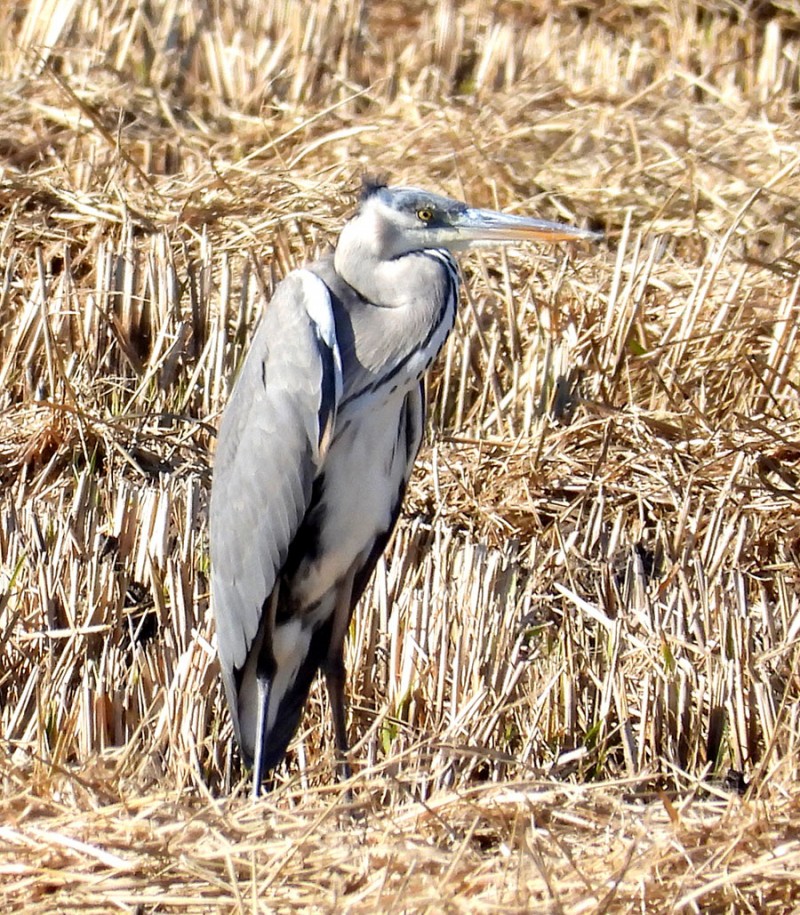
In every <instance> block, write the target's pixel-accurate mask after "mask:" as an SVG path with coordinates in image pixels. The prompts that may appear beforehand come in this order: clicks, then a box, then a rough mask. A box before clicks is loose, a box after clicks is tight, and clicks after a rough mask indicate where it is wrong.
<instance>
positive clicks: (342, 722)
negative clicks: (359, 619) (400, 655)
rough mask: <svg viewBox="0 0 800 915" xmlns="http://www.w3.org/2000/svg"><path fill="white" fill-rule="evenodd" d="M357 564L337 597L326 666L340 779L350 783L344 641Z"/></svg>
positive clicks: (343, 582) (341, 586)
mask: <svg viewBox="0 0 800 915" xmlns="http://www.w3.org/2000/svg"><path fill="white" fill-rule="evenodd" d="M356 568H357V566H356V564H355V563H354V564H353V565H352V566H351V567H350V569H349V571H348V572H347V574H346V575H345V577H344V579H343V580H342V582H341V585H340V586H339V593H338V595H337V597H336V607H335V609H334V611H333V627H332V629H331V640H330V643H329V646H328V654H327V657H326V658H325V661H324V663H323V670H324V671H325V684H326V686H327V687H328V697H329V699H330V703H331V718H332V719H333V739H334V742H335V745H336V767H337V769H338V773H339V778H340V779H341V780H342V781H346V780H347V779H348V778H350V776H351V775H352V771H351V769H350V762H349V761H348V758H347V754H348V751H349V749H350V748H349V745H348V741H347V703H346V700H345V691H344V685H345V668H344V640H345V636H346V635H347V627H348V625H349V623H350V614H351V611H352V606H351V602H352V597H353V579H354V578H355V574H356Z"/></svg>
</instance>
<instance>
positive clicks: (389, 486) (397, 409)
mask: <svg viewBox="0 0 800 915" xmlns="http://www.w3.org/2000/svg"><path fill="white" fill-rule="evenodd" d="M402 409H403V396H397V397H394V398H391V399H390V400H389V401H388V402H387V403H386V404H385V405H384V406H382V407H381V408H379V409H377V410H374V411H372V412H369V413H365V414H362V415H361V416H360V417H359V418H358V419H357V420H356V421H352V422H350V423H349V424H348V426H347V428H345V429H344V430H343V431H342V432H341V433H340V434H339V435H338V436H337V437H336V439H335V440H334V442H333V444H332V445H331V447H330V450H329V451H328V454H327V456H326V459H325V463H324V466H323V468H322V471H323V473H324V482H323V490H322V492H321V494H320V499H319V506H318V510H317V512H316V514H317V516H318V517H319V529H318V531H317V532H316V534H317V536H316V548H315V551H314V555H313V556H308V557H306V559H304V560H303V561H301V562H300V564H299V566H298V568H297V571H296V573H295V574H294V576H293V579H292V582H291V590H292V597H293V600H294V601H296V604H297V605H299V606H300V607H303V608H306V612H313V610H314V608H315V606H316V605H319V604H320V602H322V601H323V598H324V596H325V595H326V593H327V592H329V591H330V590H331V589H332V588H335V587H336V585H337V583H338V582H340V581H341V580H342V578H343V577H344V576H345V575H346V574H347V572H348V571H349V570H350V568H351V567H352V565H353V563H357V562H358V561H359V560H360V562H361V563H364V562H366V560H367V557H368V556H369V554H370V552H371V551H372V546H373V544H374V543H375V540H376V539H377V538H379V537H380V536H381V535H382V534H384V533H385V532H386V531H388V530H389V528H390V527H391V525H392V521H393V519H394V516H395V511H396V507H397V503H398V501H399V499H400V497H401V491H402V487H403V484H404V480H405V475H406V473H407V461H408V453H407V450H406V448H405V446H404V444H403V445H402V446H401V447H398V444H399V443H398V430H399V428H400V427H401V410H402ZM323 603H325V604H327V602H323Z"/></svg>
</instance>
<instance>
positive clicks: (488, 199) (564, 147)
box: [0, 0, 800, 913]
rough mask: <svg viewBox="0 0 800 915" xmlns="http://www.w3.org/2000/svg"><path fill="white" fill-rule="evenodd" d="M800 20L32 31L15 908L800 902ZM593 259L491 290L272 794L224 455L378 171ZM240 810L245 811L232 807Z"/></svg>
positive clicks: (15, 45)
mask: <svg viewBox="0 0 800 915" xmlns="http://www.w3.org/2000/svg"><path fill="white" fill-rule="evenodd" d="M798 22H800V19H799V18H798V10H797V9H796V8H795V7H794V6H793V4H789V3H786V4H783V3H775V4H760V5H753V4H750V5H745V4H739V3H736V2H706V3H699V4H694V5H688V6H684V7H680V6H677V5H674V4H668V3H661V2H652V3H641V4H629V5H626V4H619V3H604V2H596V3H594V2H591V3H577V2H576V3H568V4H551V3H548V2H537V3H530V4H528V3H518V2H513V0H509V2H505V3H500V4H495V5H493V6H491V7H490V6H489V5H487V4H482V3H479V2H477V0H475V2H463V3H457V2H454V0H428V2H422V0H420V2H415V3H408V4H396V3H391V2H388V0H386V2H378V3H375V4H370V5H365V4H361V3H359V2H357V0H342V2H341V3H338V4H334V5H331V4H327V3H322V2H320V0H303V2H297V3H280V2H276V0H259V2H252V0H250V2H247V3H245V2H241V0H237V2H233V3H229V4H224V5H218V4H215V3H200V4H182V3H167V2H161V0H159V2H153V3H149V4H132V3H125V2H123V3H111V2H106V0H28V2H26V3H21V4H16V5H8V6H7V7H4V8H3V10H2V11H0V25H2V30H0V214H1V216H2V218H0V659H1V660H0V733H2V738H3V740H2V744H0V809H2V817H1V818H0V849H1V850H2V851H0V900H2V902H3V904H4V909H5V910H6V911H28V912H31V913H43V912H48V911H54V912H55V911H63V910H64V909H65V908H66V907H68V906H69V907H71V908H73V909H75V910H78V911H82V912H83V911H85V912H94V911H96V912H109V911H115V910H118V909H121V910H123V911H137V912H150V911H152V912H156V911H173V910H184V911H187V912H194V911H196V912H205V911H211V910H214V911H244V910H252V911H256V910H264V911H267V910H282V911H283V910H287V911H288V910H291V909H296V908H297V909H300V908H302V909H304V910H313V911H329V910H333V909H336V910H348V911H354V912H355V911H365V912H366V911H375V910H376V909H378V908H383V909H385V910H387V911H451V910H452V911H456V910H463V909H468V910H469V911H487V912H488V911H498V910H500V911H529V910H531V909H537V910H541V911H552V912H569V913H579V912H580V913H582V912H612V911H632V910H634V909H635V910H640V911H645V910H646V911H648V912H650V911H653V912H656V911H665V912H666V911H681V912H683V911H685V912H692V911H701V910H703V911H713V912H738V911H759V912H784V911H792V910H793V909H794V908H795V906H796V905H797V902H796V900H795V897H796V896H797V891H796V889H795V887H796V886H797V885H798V879H800V878H799V877H798V870H799V869H800V843H798V840H797V837H796V828H795V825H794V824H795V823H796V820H797V812H798V811H797V805H798V798H800V791H799V790H798V773H797V766H796V762H795V761H796V760H797V758H798V750H800V747H798V735H799V734H800V721H799V720H798V718H799V716H800V701H799V693H800V691H799V690H798V682H799V681H798V634H799V633H800V603H799V600H798V594H800V575H799V573H798V552H799V548H800V525H798V522H797V520H796V519H797V504H798V486H797V481H798V473H800V444H798V443H799V442H800V409H799V408H798V396H797V395H798V385H800V377H799V376H798V369H797V364H798V354H799V352H800V341H798V332H797V328H798V321H797V315H798V286H799V285H800V279H798V268H797V263H798V262H797V251H796V244H797V243H796V240H795V238H796V235H797V228H798V220H797V194H796V185H797V178H798V174H799V173H800V145H799V144H798V142H797V136H798V116H797V111H796V93H797V88H798V82H799V81H800V77H799V76H798V66H799V61H800V57H799V55H800V41H798V38H797V34H798ZM367 169H369V170H372V171H378V172H386V173H388V174H389V175H390V177H391V178H392V179H393V180H395V181H405V182H409V183H412V182H413V183H418V184H423V185H426V186H429V187H432V188H436V189H441V190H444V191H447V192H451V193H453V194H455V195H457V196H462V197H465V198H468V199H469V200H470V201H472V202H474V203H475V204H479V205H497V206H500V207H502V208H505V209H511V210H517V211H520V212H523V211H525V212H536V213H539V214H541V215H543V216H549V217H553V218H559V219H563V220H571V221H576V222H580V223H583V224H591V225H593V226H597V227H603V228H605V230H606V231H607V239H608V241H607V243H606V244H603V245H600V246H598V247H597V248H595V249H591V248H589V247H583V246H582V247H581V248H580V249H578V250H562V249H559V250H542V251H538V250H537V251H529V250H511V251H509V252H506V253H490V254H485V255H484V254H482V255H480V256H478V255H472V256H470V257H469V258H465V260H464V263H463V269H464V275H465V287H466V288H465V292H464V295H463V300H462V307H461V312H460V316H459V321H458V325H457V329H456V332H455V333H454V334H453V336H452V338H451V340H450V341H449V343H448V345H447V348H446V351H445V353H444V354H443V356H442V358H441V359H440V361H439V364H438V366H437V368H436V370H435V373H434V377H433V378H432V379H431V384H430V390H429V395H430V404H431V408H430V422H429V435H428V440H427V444H426V446H425V448H424V450H423V453H422V455H421V458H420V462H419V467H418V470H417V471H416V473H415V476H414V479H413V483H412V487H411V492H410V494H409V498H408V500H407V505H406V511H405V514H404V517H403V520H402V523H401V525H400V528H399V530H398V533H397V536H396V537H395V539H394V541H393V543H392V545H391V546H390V549H389V551H388V553H387V556H386V559H385V562H382V563H380V565H379V568H378V570H377V573H376V576H375V578H374V581H373V583H372V585H371V586H370V588H369V589H368V593H367V594H366V595H365V598H364V601H363V604H362V606H361V608H360V610H359V613H358V614H357V616H356V619H355V620H354V623H353V627H352V631H351V638H350V642H349V646H348V657H347V661H348V668H349V671H350V683H351V695H352V698H353V703H352V716H351V717H352V722H351V727H352V730H353V735H354V736H355V735H357V736H358V743H357V746H356V750H355V754H354V756H355V760H356V762H357V763H358V765H357V766H356V768H357V774H356V776H355V785H354V788H355V797H356V800H355V805H356V807H357V808H358V811H357V815H356V816H355V817H351V816H349V815H347V813H346V811H345V805H344V804H343V801H342V796H341V790H340V787H339V786H336V785H335V784H334V783H333V782H332V778H331V769H332V766H331V761H332V760H331V750H330V741H329V738H328V737H327V735H326V732H325V731H324V730H321V729H320V727H319V723H320V721H326V720H327V716H326V715H325V709H324V708H323V706H324V703H325V701H326V700H325V696H324V694H323V691H322V690H315V691H314V693H313V695H312V700H311V702H310V706H309V710H308V712H307V715H306V717H305V719H304V725H303V729H302V730H301V733H300V734H299V736H298V739H297V740H296V741H295V743H294V745H293V749H292V751H291V754H290V759H289V762H288V765H287V766H286V767H285V768H284V769H282V770H281V772H280V773H279V785H278V787H277V789H276V792H275V794H274V795H273V796H272V797H270V798H269V799H267V800H265V801H264V803H263V804H260V805H259V806H257V807H253V806H252V805H250V804H249V803H248V802H247V801H246V800H245V799H244V798H243V796H242V790H241V789H242V785H243V783H242V781H241V773H240V771H239V769H238V765H237V763H236V757H235V753H234V752H233V749H232V746H231V730H230V726H229V723H228V720H227V717H226V714H225V713H224V710H223V706H222V700H221V694H220V689H219V685H218V679H217V672H216V666H215V660H214V650H213V625H212V623H211V620H210V615H209V608H208V588H207V555H206V505H207V494H208V486H209V478H210V466H211V462H212V460H213V457H212V455H213V442H214V428H215V425H216V422H217V419H218V416H219V411H220V409H221V408H222V406H223V405H224V403H225V399H226V396H227V392H228V390H229V386H230V382H231V379H232V377H233V375H234V373H235V369H236V366H237V365H238V363H239V361H240V359H241V356H242V353H243V351H244V348H245V347H246V345H247V340H248V339H249V334H250V331H251V329H252V326H253V323H254V321H255V320H256V318H257V315H258V313H259V311H260V309H261V307H262V306H263V303H264V301H265V299H266V298H268V296H269V293H270V290H271V289H272V287H273V285H274V283H275V282H277V281H278V280H279V279H280V277H282V276H283V275H284V274H285V273H286V272H287V271H288V270H290V269H292V268H293V267H294V266H296V265H297V264H298V263H301V262H302V261H303V260H305V259H307V258H309V257H313V256H314V254H315V253H316V252H318V251H319V250H321V249H323V248H324V247H325V246H326V245H327V244H329V243H330V241H331V240H332V239H333V238H334V236H335V231H336V228H337V226H338V225H339V224H340V222H341V219H342V218H343V217H344V215H345V214H346V213H347V211H348V209H349V208H350V207H351V206H352V203H353V192H354V191H355V189H356V188H357V185H358V181H359V178H360V175H361V173H362V172H363V171H365V170H367ZM229 794H232V797H228V795H229Z"/></svg>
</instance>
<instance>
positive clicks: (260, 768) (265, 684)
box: [253, 674, 272, 801]
mask: <svg viewBox="0 0 800 915" xmlns="http://www.w3.org/2000/svg"><path fill="white" fill-rule="evenodd" d="M256 688H257V690H258V723H257V725H256V758H255V759H254V760H253V800H254V801H255V800H257V799H258V796H259V795H260V794H261V787H262V784H263V782H264V776H265V775H266V773H265V772H264V735H265V733H266V730H267V714H268V713H269V694H270V692H271V690H272V681H271V679H269V678H268V677H265V676H262V675H261V674H259V675H258V676H257V680H256Z"/></svg>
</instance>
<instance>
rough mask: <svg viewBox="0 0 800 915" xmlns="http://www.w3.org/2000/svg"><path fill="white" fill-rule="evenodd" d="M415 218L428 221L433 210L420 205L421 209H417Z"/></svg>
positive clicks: (431, 216)
mask: <svg viewBox="0 0 800 915" xmlns="http://www.w3.org/2000/svg"><path fill="white" fill-rule="evenodd" d="M417 219H421V220H422V221H423V222H430V221H431V220H432V219H433V210H431V209H429V208H428V207H422V209H421V210H417Z"/></svg>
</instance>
